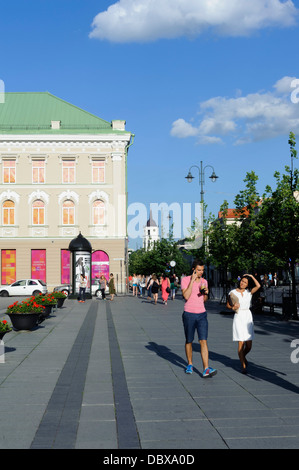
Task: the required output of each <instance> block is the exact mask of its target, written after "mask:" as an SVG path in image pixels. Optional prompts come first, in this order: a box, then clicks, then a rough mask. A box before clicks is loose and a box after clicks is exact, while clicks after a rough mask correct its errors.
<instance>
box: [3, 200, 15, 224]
mask: <svg viewBox="0 0 299 470" xmlns="http://www.w3.org/2000/svg"><path fill="white" fill-rule="evenodd" d="M14 223H15V203H14V202H13V201H10V200H8V201H4V203H3V205H2V224H3V225H14Z"/></svg>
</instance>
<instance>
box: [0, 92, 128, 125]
mask: <svg viewBox="0 0 299 470" xmlns="http://www.w3.org/2000/svg"><path fill="white" fill-rule="evenodd" d="M4 96H5V101H4V103H0V134H98V133H109V132H110V133H123V132H124V131H119V130H117V131H116V130H113V129H112V124H111V123H110V122H107V121H104V120H103V119H101V118H99V117H97V116H95V115H94V114H91V113H88V112H87V111H84V110H83V109H81V108H78V107H77V106H74V105H72V104H70V103H67V102H66V101H64V100H62V99H60V98H57V97H56V96H54V95H52V94H51V93H48V92H35V93H30V92H28V93H6V92H5V95H4ZM51 121H60V129H52V127H51Z"/></svg>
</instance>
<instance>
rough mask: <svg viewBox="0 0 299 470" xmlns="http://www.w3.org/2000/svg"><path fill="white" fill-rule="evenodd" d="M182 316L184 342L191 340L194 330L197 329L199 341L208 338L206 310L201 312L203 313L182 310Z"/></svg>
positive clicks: (190, 341)
mask: <svg viewBox="0 0 299 470" xmlns="http://www.w3.org/2000/svg"><path fill="white" fill-rule="evenodd" d="M182 318H183V325H184V331H185V337H186V343H192V342H193V340H194V333H195V330H196V331H197V335H198V340H199V341H200V340H207V339H208V318H207V312H203V313H190V312H184V313H183V317H182Z"/></svg>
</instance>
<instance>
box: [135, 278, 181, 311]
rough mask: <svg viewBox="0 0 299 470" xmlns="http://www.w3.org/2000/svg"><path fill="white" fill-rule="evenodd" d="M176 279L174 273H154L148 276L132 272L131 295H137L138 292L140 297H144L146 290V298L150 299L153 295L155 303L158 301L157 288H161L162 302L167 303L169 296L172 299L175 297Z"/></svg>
mask: <svg viewBox="0 0 299 470" xmlns="http://www.w3.org/2000/svg"><path fill="white" fill-rule="evenodd" d="M178 281H179V280H178V277H177V276H176V275H175V274H174V273H173V274H170V275H169V276H167V274H163V275H162V276H160V277H158V276H157V275H156V274H155V273H153V274H151V275H149V276H143V275H141V274H138V275H136V274H133V278H132V288H133V297H134V296H136V297H138V293H139V296H140V297H145V292H146V291H147V299H148V300H152V296H153V301H154V304H155V305H156V304H157V302H158V294H159V290H160V289H161V294H162V300H163V304H165V305H167V301H168V298H169V296H170V298H171V299H172V300H174V299H175V294H176V290H177V287H178Z"/></svg>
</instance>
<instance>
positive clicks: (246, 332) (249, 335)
mask: <svg viewBox="0 0 299 470" xmlns="http://www.w3.org/2000/svg"><path fill="white" fill-rule="evenodd" d="M231 292H232V293H233V294H235V295H236V296H237V297H238V299H239V304H240V308H239V309H238V310H237V311H236V313H235V315H234V321H233V341H251V340H252V339H253V337H254V332H253V319H252V313H251V310H250V305H251V299H252V294H251V293H250V292H249V291H248V290H245V291H244V292H243V295H242V294H241V292H238V291H237V290H236V289H234V290H232V291H231Z"/></svg>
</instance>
